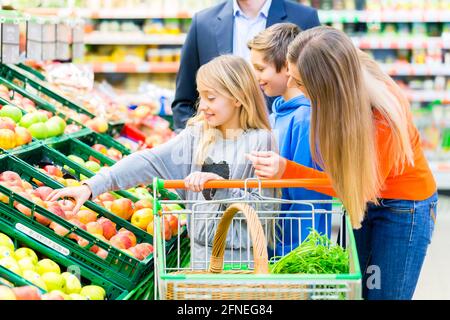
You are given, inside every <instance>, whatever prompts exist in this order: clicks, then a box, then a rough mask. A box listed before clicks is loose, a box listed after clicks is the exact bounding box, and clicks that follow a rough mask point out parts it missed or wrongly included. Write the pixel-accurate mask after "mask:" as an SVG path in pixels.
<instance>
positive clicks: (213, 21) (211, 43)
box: [172, 0, 320, 129]
mask: <svg viewBox="0 0 450 320" xmlns="http://www.w3.org/2000/svg"><path fill="white" fill-rule="evenodd" d="M247 1H251V0H247ZM239 2H240V1H239V0H238V1H237V2H236V1H233V0H228V1H226V2H223V3H220V4H218V5H216V6H214V7H211V8H207V9H205V10H203V11H200V12H198V13H196V14H195V15H194V16H193V18H192V25H191V27H190V29H189V32H188V35H187V38H186V41H185V43H184V46H183V50H182V55H181V64H180V69H179V71H178V74H177V83H176V92H175V100H174V102H173V103H172V111H173V119H174V127H175V129H183V128H184V127H185V126H186V122H187V120H188V119H189V118H191V117H192V116H193V115H194V114H195V112H196V108H195V103H196V101H197V98H198V93H197V87H196V81H195V77H196V74H197V70H198V69H199V68H200V66H202V65H203V64H205V63H207V62H209V61H210V60H212V59H214V58H215V57H217V56H219V55H222V54H233V46H235V43H234V42H233V30H235V19H236V17H237V16H238V15H239V12H237V10H236V7H237V4H239ZM242 2H244V1H242ZM266 5H267V4H266ZM240 6H241V5H240ZM238 8H239V7H238ZM241 15H242V14H241ZM265 19H266V27H269V26H271V25H273V24H275V23H280V22H291V23H295V24H297V25H298V26H299V27H300V28H301V29H302V30H305V29H309V28H313V27H315V26H318V25H320V22H319V17H318V15H317V11H316V10H315V9H313V8H310V7H307V6H304V5H301V4H299V3H294V2H291V1H286V0H272V1H271V4H270V7H269V8H268V15H267V17H265Z"/></svg>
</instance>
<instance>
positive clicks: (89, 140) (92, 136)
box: [77, 131, 131, 156]
mask: <svg viewBox="0 0 450 320" xmlns="http://www.w3.org/2000/svg"><path fill="white" fill-rule="evenodd" d="M77 139H78V140H80V141H81V142H83V143H85V144H87V145H89V146H91V147H92V146H93V145H94V144H102V145H104V146H105V147H107V148H114V149H117V150H118V151H120V152H121V153H122V155H123V156H126V155H129V154H131V150H130V149H128V148H127V147H125V146H124V145H123V144H121V143H120V142H117V141H116V140H114V139H113V138H111V137H110V136H107V135H104V134H98V133H97V132H93V131H92V132H90V133H88V134H84V135H80V136H78V137H77Z"/></svg>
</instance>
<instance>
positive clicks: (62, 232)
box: [49, 222, 69, 237]
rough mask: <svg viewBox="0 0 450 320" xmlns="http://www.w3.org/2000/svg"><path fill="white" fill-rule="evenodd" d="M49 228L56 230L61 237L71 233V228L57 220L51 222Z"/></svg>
mask: <svg viewBox="0 0 450 320" xmlns="http://www.w3.org/2000/svg"><path fill="white" fill-rule="evenodd" d="M49 228H50V229H52V230H53V231H55V233H56V234H57V235H59V236H61V237H64V236H66V235H67V234H68V233H69V230H67V229H66V228H64V227H63V226H61V225H59V224H57V223H56V222H52V223H50V225H49Z"/></svg>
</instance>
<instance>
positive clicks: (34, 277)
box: [22, 270, 47, 291]
mask: <svg viewBox="0 0 450 320" xmlns="http://www.w3.org/2000/svg"><path fill="white" fill-rule="evenodd" d="M22 277H23V278H24V279H25V280H28V281H29V282H31V283H32V284H34V285H36V286H38V287H40V288H41V289H44V290H45V291H47V285H46V284H45V282H44V280H42V278H41V275H40V274H39V273H37V272H34V271H31V270H25V271H24V272H23V276H22Z"/></svg>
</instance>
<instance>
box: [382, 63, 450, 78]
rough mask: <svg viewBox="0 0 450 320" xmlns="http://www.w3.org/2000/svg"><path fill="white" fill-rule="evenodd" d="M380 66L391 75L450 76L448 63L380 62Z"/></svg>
mask: <svg viewBox="0 0 450 320" xmlns="http://www.w3.org/2000/svg"><path fill="white" fill-rule="evenodd" d="M380 66H381V68H382V69H383V70H384V71H385V72H386V73H388V74H389V75H391V76H450V65H448V64H436V65H430V64H409V63H380Z"/></svg>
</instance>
